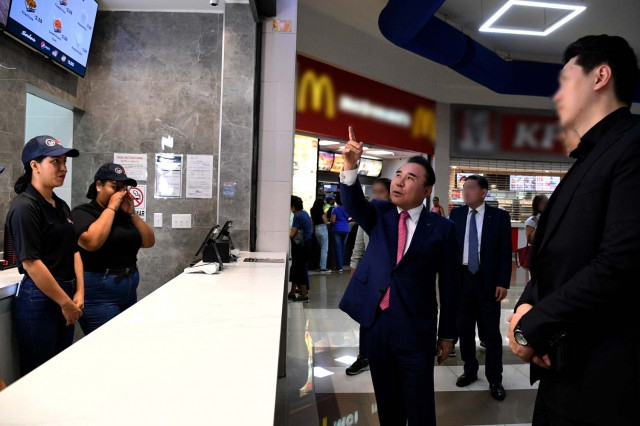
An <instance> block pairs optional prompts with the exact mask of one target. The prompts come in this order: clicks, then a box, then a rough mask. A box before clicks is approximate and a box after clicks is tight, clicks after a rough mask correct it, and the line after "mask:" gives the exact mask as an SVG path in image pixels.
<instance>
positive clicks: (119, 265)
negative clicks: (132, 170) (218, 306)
mask: <svg viewBox="0 0 640 426" xmlns="http://www.w3.org/2000/svg"><path fill="white" fill-rule="evenodd" d="M137 185H138V183H137V182H136V181H135V180H134V179H130V178H128V177H127V175H126V173H125V170H124V168H123V167H122V166H121V165H119V164H115V163H107V164H104V165H102V166H101V167H100V168H99V169H98V171H97V172H96V174H95V175H94V178H93V183H92V184H91V185H89V189H88V191H87V198H88V199H90V200H91V201H90V202H88V203H86V204H82V205H80V206H77V207H76V208H74V209H73V211H72V212H71V215H72V217H73V222H74V228H75V232H76V235H77V236H78V245H79V246H80V255H81V256H82V261H83V264H84V282H85V308H84V315H83V316H82V318H80V327H82V331H83V332H84V334H89V333H91V332H93V331H94V330H96V329H97V328H98V327H100V326H102V325H103V324H105V323H106V322H107V321H110V320H111V319H113V318H115V317H116V316H117V315H119V314H120V313H122V312H124V311H125V310H127V309H128V308H130V307H131V306H133V304H134V303H136V301H137V300H138V296H137V289H138V284H139V282H140V275H139V273H138V267H137V255H138V251H139V250H140V248H149V247H153V245H154V244H155V241H156V239H155V234H154V232H153V228H151V227H150V226H149V225H147V223H146V222H145V221H144V220H143V219H142V218H140V216H138V215H137V214H136V212H135V209H134V207H133V198H132V197H131V194H130V193H129V190H128V187H131V186H137Z"/></svg>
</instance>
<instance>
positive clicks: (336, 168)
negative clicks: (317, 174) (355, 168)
mask: <svg viewBox="0 0 640 426" xmlns="http://www.w3.org/2000/svg"><path fill="white" fill-rule="evenodd" d="M343 165H344V158H343V157H342V154H336V156H335V158H334V159H333V166H332V167H331V171H332V172H334V173H340V172H341V171H342V166H343Z"/></svg>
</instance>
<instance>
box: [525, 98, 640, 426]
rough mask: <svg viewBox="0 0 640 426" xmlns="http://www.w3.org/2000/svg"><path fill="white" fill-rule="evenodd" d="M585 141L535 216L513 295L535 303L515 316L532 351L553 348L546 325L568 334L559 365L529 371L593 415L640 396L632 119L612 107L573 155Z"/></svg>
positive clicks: (639, 216) (639, 263) (637, 129)
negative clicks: (521, 286) (526, 279)
mask: <svg viewBox="0 0 640 426" xmlns="http://www.w3.org/2000/svg"><path fill="white" fill-rule="evenodd" d="M592 131H593V132H592ZM594 132H595V133H594ZM588 142H591V143H592V145H593V149H592V151H591V152H589V153H588V155H587V156H586V157H585V158H583V159H582V160H581V159H580V158H579V159H578V161H577V162H576V164H574V166H573V167H572V168H571V170H570V171H569V173H568V174H567V175H566V176H565V178H564V179H563V180H562V182H561V183H560V185H559V186H558V188H557V189H556V191H555V192H554V193H553V195H552V196H551V199H550V201H549V205H548V207H547V210H546V211H545V213H544V214H543V215H542V217H541V219H540V222H539V224H538V231H536V236H535V240H534V244H533V248H532V255H531V262H532V263H531V266H530V270H531V276H532V280H531V282H530V283H529V284H528V285H527V287H526V288H525V291H524V293H523V295H522V297H521V299H520V301H519V302H518V304H521V303H529V304H532V305H534V308H533V309H532V310H531V311H529V313H527V314H526V315H524V316H523V317H522V320H521V321H520V325H521V327H522V329H523V334H524V336H525V337H526V338H527V340H528V341H530V343H531V344H532V345H533V347H534V348H535V349H536V351H537V352H538V353H540V354H544V353H547V352H553V351H550V348H549V347H548V345H547V340H548V338H549V336H551V335H552V334H553V333H555V332H558V331H564V332H566V333H567V336H568V337H567V349H568V358H567V359H568V362H567V365H568V369H567V370H565V371H563V372H556V371H551V372H549V371H545V370H542V369H541V368H539V367H536V366H532V375H531V376H532V381H535V380H537V379H539V378H548V379H549V380H551V381H552V382H554V383H559V384H561V385H562V386H565V387H566V389H565V388H562V389H560V390H559V391H558V392H557V394H558V395H559V396H562V400H561V401H558V402H559V404H561V405H562V406H565V407H567V410H568V411H570V412H577V410H578V409H580V408H584V409H582V410H581V412H582V413H584V415H585V416H586V417H585V418H586V419H587V420H588V419H589V416H590V418H591V420H590V421H594V419H599V417H598V416H599V415H601V414H602V413H604V412H606V411H608V410H610V411H611V412H615V411H616V410H615V409H614V407H615V406H616V405H615V404H618V403H620V402H621V401H622V402H623V403H624V404H626V405H628V404H635V405H636V406H637V403H638V402H640V398H639V395H640V347H639V344H638V342H639V341H640V319H639V318H638V311H639V310H638V307H637V304H638V301H639V300H640V284H639V283H638V280H639V279H640V193H639V189H640V121H639V120H638V118H637V117H633V116H632V115H631V114H630V113H629V112H628V110H625V109H620V110H618V111H616V112H614V113H612V114H611V115H609V116H607V117H606V118H605V119H603V120H602V121H601V122H600V123H598V124H597V125H596V126H594V128H592V130H590V131H589V132H587V134H585V135H584V137H583V138H582V142H581V143H580V146H579V147H578V150H576V151H575V152H574V153H572V155H576V152H578V156H581V155H579V151H581V150H582V151H584V148H585V146H583V144H584V143H588ZM559 386H560V385H559ZM633 395H635V397H634V396H633ZM629 398H632V399H633V398H634V399H633V400H630V399H629ZM607 407H608V408H607ZM602 421H605V420H602Z"/></svg>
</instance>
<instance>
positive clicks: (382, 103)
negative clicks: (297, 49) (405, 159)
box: [296, 55, 436, 154]
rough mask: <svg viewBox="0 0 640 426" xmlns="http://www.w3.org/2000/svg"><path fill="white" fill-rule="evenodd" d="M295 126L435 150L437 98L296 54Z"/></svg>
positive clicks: (334, 135) (388, 144) (330, 134)
mask: <svg viewBox="0 0 640 426" xmlns="http://www.w3.org/2000/svg"><path fill="white" fill-rule="evenodd" d="M297 79H298V80H297V101H296V111H297V113H296V129H297V130H298V131H302V132H309V133H313V134H316V135H321V136H328V137H331V138H338V139H347V138H348V134H347V131H348V130H347V129H348V127H349V126H353V127H354V128H355V131H356V135H357V136H358V139H359V140H361V141H364V142H366V143H369V144H374V145H381V146H386V147H390V148H397V149H405V150H410V151H417V152H421V153H425V154H433V151H434V145H435V138H436V116H435V102H434V101H432V100H429V99H426V98H422V97H420V96H416V95H413V94H411V93H408V92H405V91H403V90H399V89H396V88H393V87H390V86H386V85H384V84H382V83H378V82H376V81H373V80H370V79H368V78H364V77H361V76H359V75H356V74H353V73H350V72H347V71H343V70H341V69H338V68H335V67H332V66H331V65H327V64H324V63H322V62H318V61H315V60H313V59H309V58H307V57H304V56H300V55H298V76H297Z"/></svg>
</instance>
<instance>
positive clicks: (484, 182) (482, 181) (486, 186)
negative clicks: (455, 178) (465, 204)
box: [465, 175, 489, 190]
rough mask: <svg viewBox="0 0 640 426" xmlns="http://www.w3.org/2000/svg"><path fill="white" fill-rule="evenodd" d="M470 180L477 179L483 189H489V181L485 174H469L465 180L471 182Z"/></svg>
mask: <svg viewBox="0 0 640 426" xmlns="http://www.w3.org/2000/svg"><path fill="white" fill-rule="evenodd" d="M470 180H475V181H476V182H478V185H480V188H482V189H487V190H488V189H489V181H488V180H487V178H486V177H484V176H480V175H471V176H467V180H466V181H465V182H469V181H470Z"/></svg>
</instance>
